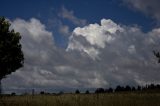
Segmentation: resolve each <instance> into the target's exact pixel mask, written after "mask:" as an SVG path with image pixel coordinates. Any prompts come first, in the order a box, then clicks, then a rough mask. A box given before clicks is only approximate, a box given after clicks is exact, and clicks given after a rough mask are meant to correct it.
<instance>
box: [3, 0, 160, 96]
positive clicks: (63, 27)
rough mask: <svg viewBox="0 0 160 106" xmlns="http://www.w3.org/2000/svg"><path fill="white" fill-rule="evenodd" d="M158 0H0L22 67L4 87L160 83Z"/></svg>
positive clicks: (24, 88)
mask: <svg viewBox="0 0 160 106" xmlns="http://www.w3.org/2000/svg"><path fill="white" fill-rule="evenodd" d="M159 4H160V1H159V0H152V1H145V0H39V1H38V0H26V1H22V0H14V1H13V0H12V1H11V0H1V3H0V9H1V11H0V14H1V16H5V17H6V18H7V19H9V21H10V23H11V28H13V29H15V31H18V32H20V33H21V35H22V39H21V44H22V50H23V52H24V56H25V63H24V67H23V68H21V69H18V70H17V71H16V72H15V73H12V74H11V75H9V76H7V78H5V79H3V82H2V83H3V87H4V88H5V91H4V92H6V93H7V92H12V91H22V92H23V91H25V90H26V89H32V88H34V89H37V90H43V89H46V90H47V89H48V91H50V92H51V91H52V89H53V91H54V89H59V90H65V91H67V90H69V89H72V90H73V89H77V88H78V89H85V88H98V87H106V88H107V87H115V86H116V85H127V84H128V85H131V86H137V85H145V84H149V83H157V84H160V74H159V68H160V66H159V64H158V63H157V59H156V58H155V57H154V55H153V53H152V50H160V49H159V44H160V42H159V40H160V36H159V35H160V23H159V22H160V13H159V10H160V7H159Z"/></svg>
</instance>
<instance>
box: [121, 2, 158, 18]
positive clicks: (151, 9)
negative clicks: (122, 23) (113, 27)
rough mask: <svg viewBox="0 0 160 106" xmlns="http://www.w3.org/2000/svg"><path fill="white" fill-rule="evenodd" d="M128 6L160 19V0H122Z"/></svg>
mask: <svg viewBox="0 0 160 106" xmlns="http://www.w3.org/2000/svg"><path fill="white" fill-rule="evenodd" d="M122 1H123V2H124V3H125V4H126V5H127V6H129V7H131V8H133V9H136V10H138V11H140V12H143V13H145V14H146V15H149V16H150V17H153V18H155V19H156V20H158V21H160V12H159V11H160V6H159V4H160V1H159V0H122Z"/></svg>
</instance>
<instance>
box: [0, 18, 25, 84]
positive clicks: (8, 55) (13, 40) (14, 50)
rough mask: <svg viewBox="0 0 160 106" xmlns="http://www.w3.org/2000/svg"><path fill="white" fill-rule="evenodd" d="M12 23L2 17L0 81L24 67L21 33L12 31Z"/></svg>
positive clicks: (0, 20) (0, 19)
mask: <svg viewBox="0 0 160 106" xmlns="http://www.w3.org/2000/svg"><path fill="white" fill-rule="evenodd" d="M10 25H11V24H10V23H9V22H8V21H7V20H6V19H5V18H4V17H0V81H1V80H2V79H3V78H5V77H6V76H7V75H9V74H11V73H12V72H15V71H16V70H17V69H19V68H20V67H22V66H23V63H24V56H23V52H22V50H21V44H20V39H21V35H20V33H19V32H15V31H14V30H13V29H12V30H11V29H10Z"/></svg>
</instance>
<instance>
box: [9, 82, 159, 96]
mask: <svg viewBox="0 0 160 106" xmlns="http://www.w3.org/2000/svg"><path fill="white" fill-rule="evenodd" d="M136 91H138V92H150V91H152V92H157V91H158V92H160V85H159V84H157V85H155V84H149V85H145V86H137V87H134V86H129V85H126V86H120V85H118V86H117V87H116V88H112V87H110V88H106V89H105V88H97V89H96V90H95V91H94V92H93V91H92V92H90V91H89V90H86V91H85V92H81V91H80V90H78V89H76V90H75V92H74V93H75V94H80V93H83V94H90V93H92V94H93V93H95V94H97V93H114V92H136ZM34 94H35V91H34V89H33V90H32V95H34ZM39 94H41V95H49V94H52V95H61V94H64V92H63V91H60V92H59V93H48V92H45V91H41V92H40V93H39ZM72 94H73V93H72ZM11 95H16V93H14V92H13V93H11ZM23 95H28V93H25V94H23Z"/></svg>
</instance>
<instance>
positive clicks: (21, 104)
mask: <svg viewBox="0 0 160 106" xmlns="http://www.w3.org/2000/svg"><path fill="white" fill-rule="evenodd" d="M0 106H160V93H133V92H130V93H110V94H107V93H106V94H63V95H59V96H55V95H35V96H31V95H27V96H3V97H1V101H0Z"/></svg>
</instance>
